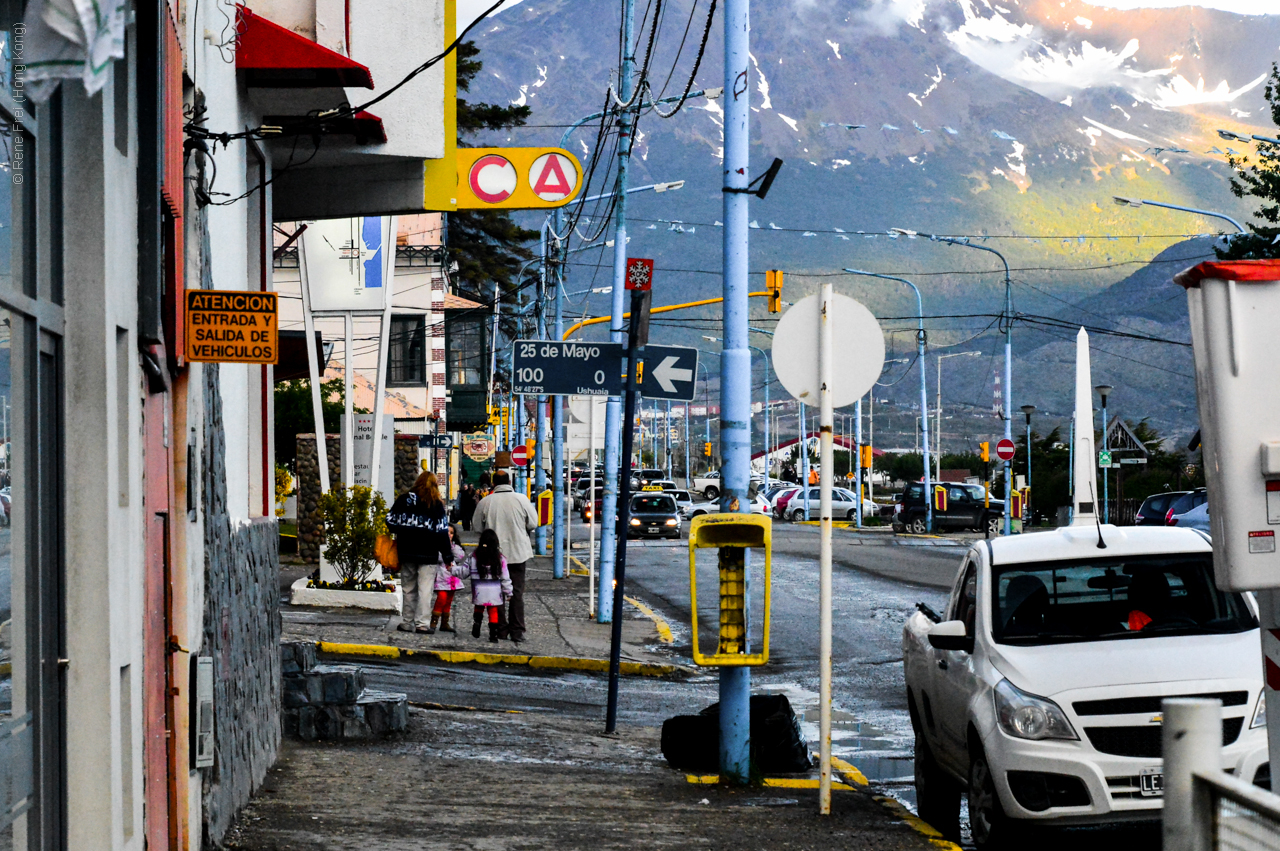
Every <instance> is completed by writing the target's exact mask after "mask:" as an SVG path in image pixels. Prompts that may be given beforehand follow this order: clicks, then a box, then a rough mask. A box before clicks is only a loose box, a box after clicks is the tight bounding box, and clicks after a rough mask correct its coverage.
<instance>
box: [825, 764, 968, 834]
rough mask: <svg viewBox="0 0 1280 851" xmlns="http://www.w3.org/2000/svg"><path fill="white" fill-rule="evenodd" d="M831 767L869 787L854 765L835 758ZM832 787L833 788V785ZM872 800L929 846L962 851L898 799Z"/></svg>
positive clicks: (876, 798) (850, 779) (880, 798)
mask: <svg viewBox="0 0 1280 851" xmlns="http://www.w3.org/2000/svg"><path fill="white" fill-rule="evenodd" d="M831 765H832V766H833V767H834V768H835V769H836V770H837V771H838V772H840V774H841V776H843V777H844V779H845V780H847V781H849V782H850V783H856V784H857V785H859V786H870V785H871V784H870V783H869V782H868V781H867V776H866V775H865V774H863V773H862V772H861V771H859V770H858V767H857V766H856V765H853V764H852V763H850V762H846V761H845V760H843V759H840V758H839V757H836V756H833V757H831ZM832 785H833V786H834V785H835V784H832ZM872 800H874V801H875V802H876V803H877V804H879V805H880V806H882V807H884V808H885V809H886V810H888V811H889V812H890V813H892V814H893V817H894V818H897V819H899V820H901V821H903V822H906V824H907V825H908V826H909V827H910V828H911V829H912V830H914V831H915V832H916V833H918V834H920V835H921V836H923V837H925V838H926V839H928V840H929V844H930V845H933V846H934V847H935V848H941V849H944V851H962V849H961V848H960V846H959V845H957V844H956V843H954V842H952V841H950V840H949V839H944V838H943V836H942V832H941V831H939V830H938V829H937V828H936V827H934V826H933V825H931V824H929V823H928V822H927V821H925V820H924V819H922V818H920V816H918V815H916V814H915V813H913V812H911V810H909V809H907V808H906V807H904V806H903V805H902V802H901V801H899V800H898V799H896V798H890V797H888V796H885V795H875V796H873V797H872Z"/></svg>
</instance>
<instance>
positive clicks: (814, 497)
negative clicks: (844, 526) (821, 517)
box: [773, 486, 858, 521]
mask: <svg viewBox="0 0 1280 851" xmlns="http://www.w3.org/2000/svg"><path fill="white" fill-rule="evenodd" d="M821 500H822V489H821V488H817V487H812V486H811V487H810V488H809V518H810V519H811V520H817V519H818V505H819V503H820V502H821ZM857 500H858V498H857V497H856V496H854V494H853V491H850V490H846V489H845V488H832V489H831V516H832V517H833V518H835V519H840V520H853V519H854V518H856V517H857V506H858V501H857ZM773 514H774V516H775V517H782V518H786V519H787V520H792V521H795V520H803V519H804V489H803V488H799V487H797V488H796V489H795V490H794V491H793V492H792V493H789V494H784V495H782V496H781V497H779V499H778V500H777V501H776V502H775V503H774V504H773Z"/></svg>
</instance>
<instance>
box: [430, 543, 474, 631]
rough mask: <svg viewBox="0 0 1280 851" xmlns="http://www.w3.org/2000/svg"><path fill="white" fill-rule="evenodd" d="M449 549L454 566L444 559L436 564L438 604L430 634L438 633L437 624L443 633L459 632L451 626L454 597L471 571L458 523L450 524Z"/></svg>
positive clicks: (435, 608) (433, 611)
mask: <svg viewBox="0 0 1280 851" xmlns="http://www.w3.org/2000/svg"><path fill="white" fill-rule="evenodd" d="M449 547H450V549H451V550H452V552H453V564H445V563H444V559H443V558H442V559H441V560H440V561H439V562H437V563H436V581H435V586H434V590H435V592H436V603H435V606H433V607H432V609H431V626H429V627H428V628H427V630H426V631H427V633H428V634H431V633H433V632H435V631H436V625H437V624H439V626H440V631H441V632H457V630H456V629H454V628H453V627H452V626H450V625H449V618H450V617H451V616H452V615H453V595H454V594H456V593H457V591H458V589H459V588H461V587H462V577H464V576H466V575H467V574H468V572H469V570H470V569H469V568H468V567H467V565H466V559H467V553H466V550H464V549H463V548H462V539H461V538H460V537H459V536H458V524H457V523H451V524H449Z"/></svg>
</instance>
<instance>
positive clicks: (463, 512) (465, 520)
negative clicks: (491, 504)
mask: <svg viewBox="0 0 1280 851" xmlns="http://www.w3.org/2000/svg"><path fill="white" fill-rule="evenodd" d="M476 501H477V496H476V489H475V488H474V487H472V486H471V485H463V486H462V493H460V494H459V495H458V514H459V515H460V517H459V518H458V519H459V520H461V521H462V528H463V529H466V530H467V531H468V532H470V531H471V519H472V518H473V517H475V514H476Z"/></svg>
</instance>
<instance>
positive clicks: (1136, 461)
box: [1120, 458, 1147, 464]
mask: <svg viewBox="0 0 1280 851" xmlns="http://www.w3.org/2000/svg"><path fill="white" fill-rule="evenodd" d="M1120 463H1121V464H1145V463H1147V459H1146V458H1121V459H1120Z"/></svg>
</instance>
